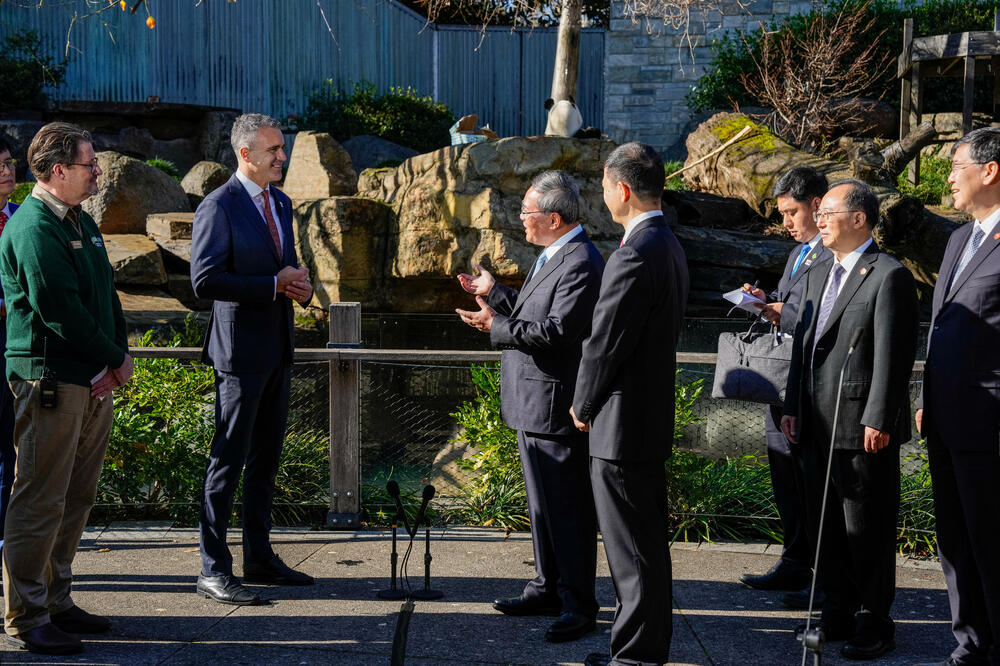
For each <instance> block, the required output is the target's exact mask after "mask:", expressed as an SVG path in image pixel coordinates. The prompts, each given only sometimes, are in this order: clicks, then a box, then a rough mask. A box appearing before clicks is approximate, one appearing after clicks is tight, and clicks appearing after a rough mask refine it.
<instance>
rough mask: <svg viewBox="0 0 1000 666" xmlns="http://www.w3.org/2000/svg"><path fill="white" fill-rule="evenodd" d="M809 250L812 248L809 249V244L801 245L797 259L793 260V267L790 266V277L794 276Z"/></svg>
mask: <svg viewBox="0 0 1000 666" xmlns="http://www.w3.org/2000/svg"><path fill="white" fill-rule="evenodd" d="M810 249H812V248H810V247H809V243H805V244H803V245H802V250H801V251H800V252H799V258H798V259H796V260H795V265H794V266H792V275H795V271H797V270H799V266H801V265H802V260H803V259H805V258H806V255H807V254H809V250H810Z"/></svg>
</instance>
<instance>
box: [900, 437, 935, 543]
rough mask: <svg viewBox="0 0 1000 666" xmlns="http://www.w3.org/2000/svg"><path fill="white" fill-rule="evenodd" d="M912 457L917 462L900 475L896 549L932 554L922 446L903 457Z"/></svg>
mask: <svg viewBox="0 0 1000 666" xmlns="http://www.w3.org/2000/svg"><path fill="white" fill-rule="evenodd" d="M914 460H919V461H920V466H919V467H918V468H917V469H916V471H915V472H914V473H913V474H904V475H903V476H902V478H901V479H900V498H899V499H900V502H899V541H898V545H899V552H900V553H911V554H913V555H918V556H925V557H933V556H934V555H935V554H936V553H937V533H936V532H935V525H936V523H935V520H934V493H933V491H932V488H931V470H930V466H929V465H928V463H927V452H926V449H922V450H921V451H920V452H918V453H914V454H912V455H910V456H909V457H907V461H914Z"/></svg>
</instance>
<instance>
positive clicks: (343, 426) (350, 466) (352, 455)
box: [326, 303, 361, 529]
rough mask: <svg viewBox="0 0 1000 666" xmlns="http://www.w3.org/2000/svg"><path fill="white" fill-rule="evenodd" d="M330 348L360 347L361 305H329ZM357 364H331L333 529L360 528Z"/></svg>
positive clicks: (330, 518) (329, 519) (329, 520)
mask: <svg viewBox="0 0 1000 666" xmlns="http://www.w3.org/2000/svg"><path fill="white" fill-rule="evenodd" d="M329 339H330V344H331V345H360V344H361V304H360V303H333V304H331V305H330V338H329ZM359 366H360V363H359V361H357V360H346V359H343V358H341V359H340V360H335V361H330V511H329V513H327V517H326V526H327V528H330V529H356V528H358V527H360V526H361V384H360V374H361V373H360V372H359Z"/></svg>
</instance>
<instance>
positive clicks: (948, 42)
mask: <svg viewBox="0 0 1000 666" xmlns="http://www.w3.org/2000/svg"><path fill="white" fill-rule="evenodd" d="M998 54H1000V33H996V32H993V31H989V32H958V33H953V34H950V35H930V36H928V37H917V38H915V39H914V40H913V44H912V46H911V49H910V61H911V62H917V61H926V60H942V59H945V58H962V57H965V56H967V55H971V56H992V55H998Z"/></svg>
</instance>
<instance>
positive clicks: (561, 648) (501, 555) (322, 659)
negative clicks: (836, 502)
mask: <svg viewBox="0 0 1000 666" xmlns="http://www.w3.org/2000/svg"><path fill="white" fill-rule="evenodd" d="M232 534H233V535H235V536H236V537H237V539H238V537H239V532H238V531H235V532H233V533H232ZM274 542H275V544H276V550H277V551H278V553H279V554H280V555H281V556H282V558H283V559H284V560H285V561H286V562H287V563H289V564H291V565H293V566H295V567H296V568H300V569H302V570H303V571H306V572H307V573H310V574H312V575H313V576H315V577H316V578H317V579H318V581H317V584H316V585H315V586H312V587H306V588H279V587H274V588H260V589H261V592H262V594H263V596H265V597H266V598H267V599H269V600H270V603H269V604H268V605H265V606H258V607H242V608H239V607H232V606H223V605H221V604H217V603H214V602H211V601H209V600H207V599H203V598H201V597H200V596H198V595H196V594H195V592H194V586H195V577H196V575H197V572H198V569H199V564H200V559H199V556H198V541H197V532H196V531H195V530H192V529H171V528H170V526H169V525H160V524H136V523H123V524H115V525H112V526H110V527H108V528H106V529H96V528H92V529H89V530H88V532H87V534H86V535H85V537H84V541H83V543H82V544H81V549H80V553H79V555H78V556H77V559H76V566H75V571H76V577H75V586H74V589H75V594H74V598H75V600H76V601H77V603H79V604H80V606H82V607H84V608H86V609H87V610H90V611H93V612H97V613H102V614H105V615H109V616H111V618H112V620H113V622H114V627H113V630H112V632H111V633H110V634H107V635H105V636H99V637H94V638H93V639H91V638H87V639H86V640H85V647H86V650H85V652H84V653H82V654H80V655H77V656H74V657H58V658H52V657H40V656H37V655H31V654H28V653H27V652H20V651H13V650H11V649H8V648H7V647H6V646H3V647H0V650H2V651H0V663H3V664H22V663H35V664H41V663H48V664H83V663H89V664H170V665H171V666H173V665H182V664H192V665H197V666H220V665H222V664H269V665H279V664H293V665H306V664H351V665H366V664H379V665H386V664H389V661H390V655H391V653H392V640H393V632H394V629H395V626H396V618H397V616H398V611H399V608H400V602H398V601H382V600H378V599H376V598H375V592H376V591H378V590H380V589H383V588H386V587H388V572H389V535H388V532H387V531H381V530H370V531H361V532H319V531H309V530H284V529H282V530H275V533H274ZM232 545H233V546H234V551H235V555H236V561H237V562H239V561H240V555H239V551H238V548H237V546H238V544H237V543H233V544H232ZM431 548H432V555H433V557H434V560H433V564H432V570H431V574H432V586H433V587H435V588H438V589H440V590H442V591H443V592H444V593H445V597H444V598H443V599H441V600H439V601H418V602H417V603H416V610H415V612H414V614H413V616H412V619H411V621H410V626H409V638H408V641H407V644H406V655H407V657H406V663H407V664H416V665H431V664H445V665H449V666H451V665H459V664H462V665H466V664H532V665H534V664H579V663H581V662H582V660H583V658H584V657H585V656H586V655H587V653H589V652H597V651H606V650H607V645H608V632H609V630H610V626H611V620H612V615H613V610H614V609H613V604H614V589H613V587H612V584H611V578H610V576H609V574H608V570H607V564H606V562H605V559H604V554H603V551H602V552H601V553H600V554H599V570H598V576H599V579H598V590H597V593H598V601H600V602H601V604H602V606H603V607H602V609H601V612H600V617H599V622H598V628H597V631H596V632H595V633H594V634H591V635H590V636H588V637H586V638H584V639H582V640H580V641H576V642H574V643H565V644H561V645H553V644H549V643H546V642H545V640H544V637H543V636H544V632H545V629H546V627H547V626H548V623H549V622H551V618H530V617H529V618H513V617H505V616H501V615H500V614H498V613H496V612H495V611H493V609H492V608H491V607H490V603H489V602H490V601H491V600H492V599H494V598H495V597H498V596H513V595H516V594H518V593H519V592H520V590H521V587H522V585H523V583H524V581H525V580H526V579H528V578H529V577H530V576H531V575H532V571H533V569H532V565H531V558H532V551H531V539H530V536H529V535H527V534H523V533H518V534H512V535H510V536H509V537H505V536H504V533H503V531H500V530H493V529H486V528H467V527H458V528H448V529H443V530H442V529H435V530H433V531H432V545H431ZM777 552H778V551H777V548H776V547H775V546H766V545H764V544H702V545H700V546H698V545H689V544H677V545H675V547H674V548H673V550H672V555H673V562H674V581H675V584H674V603H675V610H674V638H673V643H672V647H671V658H672V660H673V661H672V662H671V663H672V664H798V663H800V662H801V646H800V644H799V643H797V642H796V641H795V640H794V638H793V636H792V633H791V630H792V628H794V626H795V625H796V624H798V623H800V622H802V621H804V613H802V612H793V611H788V610H785V609H784V608H783V607H781V606H780V605H779V604H778V603H777V600H776V595H775V594H774V593H767V592H758V591H754V590H748V589H746V588H744V587H743V586H741V585H739V584H738V583H736V582H734V581H735V580H736V578H737V576H738V575H739V574H741V573H743V572H745V571H757V572H762V571H765V570H767V569H768V568H769V567H770V566H771V565H772V564H773V563H774V561H775V558H776V556H777ZM409 574H410V582H411V584H413V585H414V586H418V587H422V585H423V579H422V576H423V544H422V542H421V543H420V544H419V547H415V548H414V552H413V555H412V556H411V562H410V565H409ZM894 616H895V618H896V620H897V642H898V648H897V650H896V651H895V652H894V653H892V654H891V655H889V656H888V657H887V658H885V659H882V660H880V661H878V662H876V663H879V664H892V665H897V664H899V665H903V664H906V665H909V664H912V663H914V662H918V661H924V660H929V659H931V658H935V659H941V658H944V657H945V656H946V655H947V654H948V653H949V651H950V650H951V647H952V637H951V632H950V628H949V621H948V600H947V594H946V592H945V590H944V578H943V576H942V574H941V569H940V566H938V565H937V564H935V563H920V562H908V561H904V560H902V559H901V560H900V561H899V568H898V570H897V595H896V603H895V606H894ZM839 647H840V644H839V643H833V644H831V645H830V646H828V649H827V650H826V652H825V654H824V660H823V661H824V663H825V664H842V663H845V661H846V660H843V659H842V658H841V657H840V655H839V653H838V651H837V650H838V649H839ZM808 663H810V664H811V663H812V657H811V656H810V658H809V662H808ZM846 663H853V662H846Z"/></svg>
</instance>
